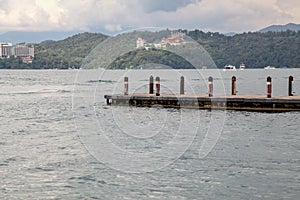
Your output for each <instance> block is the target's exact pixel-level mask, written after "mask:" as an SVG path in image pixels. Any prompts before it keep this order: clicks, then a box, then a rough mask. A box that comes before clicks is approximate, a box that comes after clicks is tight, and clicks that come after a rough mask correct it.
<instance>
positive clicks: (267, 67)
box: [264, 65, 276, 69]
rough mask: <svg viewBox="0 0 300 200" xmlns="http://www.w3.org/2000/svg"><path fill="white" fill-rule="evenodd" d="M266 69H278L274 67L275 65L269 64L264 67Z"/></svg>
mask: <svg viewBox="0 0 300 200" xmlns="http://www.w3.org/2000/svg"><path fill="white" fill-rule="evenodd" d="M264 69H276V68H275V67H273V66H270V65H268V66H266V67H264Z"/></svg>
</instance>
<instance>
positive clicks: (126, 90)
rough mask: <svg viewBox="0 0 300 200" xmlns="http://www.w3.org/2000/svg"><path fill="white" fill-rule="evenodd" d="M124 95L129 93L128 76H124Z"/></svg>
mask: <svg viewBox="0 0 300 200" xmlns="http://www.w3.org/2000/svg"><path fill="white" fill-rule="evenodd" d="M124 95H128V77H127V76H126V77H124Z"/></svg>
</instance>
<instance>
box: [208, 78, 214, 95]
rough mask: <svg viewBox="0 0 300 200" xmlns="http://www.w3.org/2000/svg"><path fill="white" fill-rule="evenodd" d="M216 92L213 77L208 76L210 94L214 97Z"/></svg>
mask: <svg viewBox="0 0 300 200" xmlns="http://www.w3.org/2000/svg"><path fill="white" fill-rule="evenodd" d="M213 92H214V87H213V77H211V76H210V77H208V96H209V97H212V96H213Z"/></svg>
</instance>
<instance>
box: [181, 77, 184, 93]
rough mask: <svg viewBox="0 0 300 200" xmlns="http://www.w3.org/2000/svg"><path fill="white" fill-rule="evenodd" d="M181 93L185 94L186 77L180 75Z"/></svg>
mask: <svg viewBox="0 0 300 200" xmlns="http://www.w3.org/2000/svg"><path fill="white" fill-rule="evenodd" d="M180 94H184V77H183V76H181V77H180Z"/></svg>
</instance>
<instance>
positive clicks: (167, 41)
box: [136, 33, 185, 49]
mask: <svg viewBox="0 0 300 200" xmlns="http://www.w3.org/2000/svg"><path fill="white" fill-rule="evenodd" d="M183 36H184V34H183V33H174V34H172V35H171V36H169V37H167V38H163V39H162V40H161V41H160V42H158V43H153V44H152V43H148V42H147V41H146V40H144V39H143V38H140V37H139V38H138V39H137V40H136V48H137V49H138V48H145V49H149V48H157V49H165V48H167V45H170V46H179V45H182V44H184V43H185V40H184V38H183Z"/></svg>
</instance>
